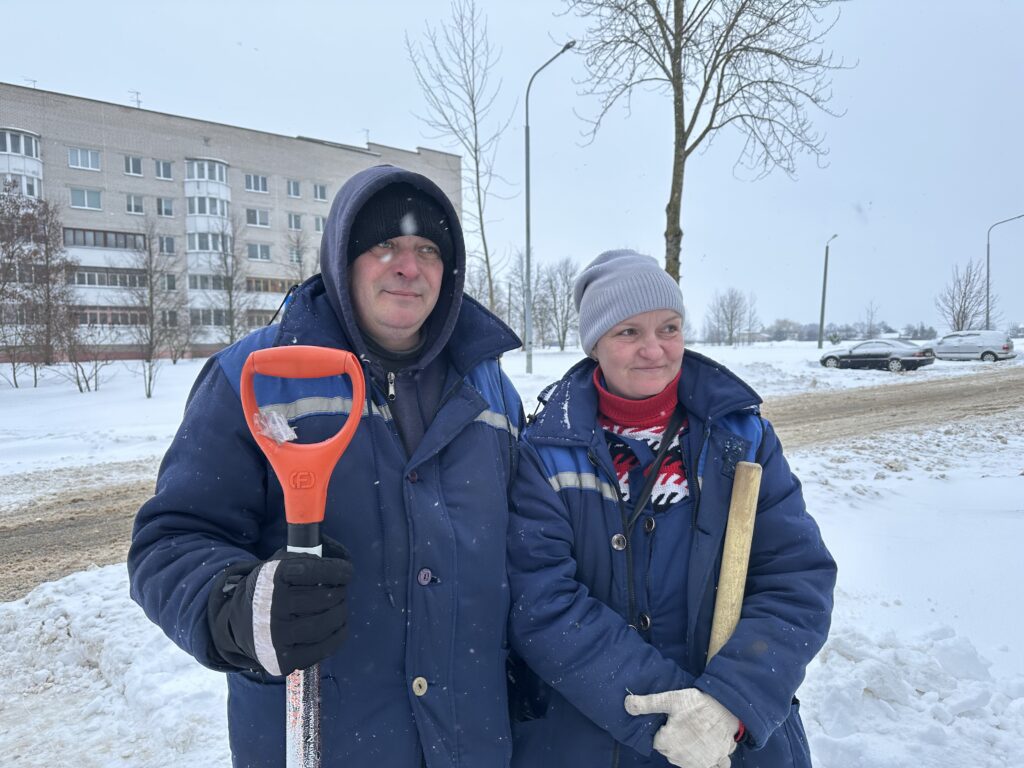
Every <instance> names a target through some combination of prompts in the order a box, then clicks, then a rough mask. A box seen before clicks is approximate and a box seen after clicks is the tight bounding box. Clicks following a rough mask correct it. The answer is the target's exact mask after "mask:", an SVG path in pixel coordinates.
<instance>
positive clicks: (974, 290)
mask: <svg viewBox="0 0 1024 768" xmlns="http://www.w3.org/2000/svg"><path fill="white" fill-rule="evenodd" d="M995 305H996V297H995V296H991V306H993V307H994V306H995ZM935 307H936V309H938V310H939V315H940V316H941V317H942V319H943V320H945V321H946V324H947V325H948V326H949V329H950V330H951V331H968V330H973V329H975V328H981V327H982V326H983V325H984V324H985V322H984V321H985V268H984V266H983V265H982V263H981V262H980V261H968V262H967V266H965V267H964V269H963V271H962V272H961V271H960V267H959V266H958V265H957V266H954V267H953V279H952V281H950V282H949V283H948V284H947V285H946V286H945V287H944V288H943V289H942V292H941V293H940V294H939V295H938V296H937V297H936V299H935ZM992 314H993V313H992V312H990V316H991V315H992Z"/></svg>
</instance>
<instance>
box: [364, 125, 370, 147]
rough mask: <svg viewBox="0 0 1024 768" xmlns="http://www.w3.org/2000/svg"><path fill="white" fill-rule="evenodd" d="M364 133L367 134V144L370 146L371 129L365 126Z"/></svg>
mask: <svg viewBox="0 0 1024 768" xmlns="http://www.w3.org/2000/svg"><path fill="white" fill-rule="evenodd" d="M363 133H364V134H366V146H370V129H369V128H363Z"/></svg>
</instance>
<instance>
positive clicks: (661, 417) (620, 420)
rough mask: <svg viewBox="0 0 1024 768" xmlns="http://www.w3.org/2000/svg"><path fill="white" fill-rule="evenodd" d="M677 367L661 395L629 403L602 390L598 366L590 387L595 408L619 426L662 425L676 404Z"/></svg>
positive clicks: (677, 387)
mask: <svg viewBox="0 0 1024 768" xmlns="http://www.w3.org/2000/svg"><path fill="white" fill-rule="evenodd" d="M682 374H683V371H682V369H681V368H680V370H679V373H677V374H676V377H675V378H674V379H672V381H670V382H669V383H668V386H666V387H665V388H664V389H663V390H661V392H659V393H658V394H656V395H652V396H651V397H648V398H645V399H643V400H630V399H629V398H626V397H619V396H618V395H613V394H612V393H611V392H609V391H608V390H607V389H605V386H604V382H603V381H602V380H601V378H602V377H601V367H600V366H598V367H597V368H595V369H594V386H595V387H596V388H597V409H598V411H600V413H601V415H602V416H604V417H606V418H608V419H610V420H611V421H613V422H614V423H616V424H619V425H621V426H623V427H646V426H652V425H654V424H665V423H666V422H668V420H669V419H670V418H671V417H672V412H673V411H674V410H675V408H676V405H678V403H679V377H680V376H682Z"/></svg>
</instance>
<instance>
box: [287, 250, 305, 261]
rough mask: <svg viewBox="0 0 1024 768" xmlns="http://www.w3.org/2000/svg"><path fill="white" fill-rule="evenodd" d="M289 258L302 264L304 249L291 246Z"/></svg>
mask: <svg viewBox="0 0 1024 768" xmlns="http://www.w3.org/2000/svg"><path fill="white" fill-rule="evenodd" d="M288 259H289V260H290V261H291V263H292V264H301V263H302V251H300V250H299V249H298V248H289V249H288Z"/></svg>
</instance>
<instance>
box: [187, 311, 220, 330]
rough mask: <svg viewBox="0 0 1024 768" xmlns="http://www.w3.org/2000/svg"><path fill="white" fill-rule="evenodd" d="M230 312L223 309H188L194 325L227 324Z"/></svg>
mask: <svg viewBox="0 0 1024 768" xmlns="http://www.w3.org/2000/svg"><path fill="white" fill-rule="evenodd" d="M227 318H228V313H227V312H225V311H224V310H223V309H190V310H189V311H188V319H189V322H190V323H191V324H192V325H193V326H201V325H220V326H223V325H227V324H228V320H227Z"/></svg>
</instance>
